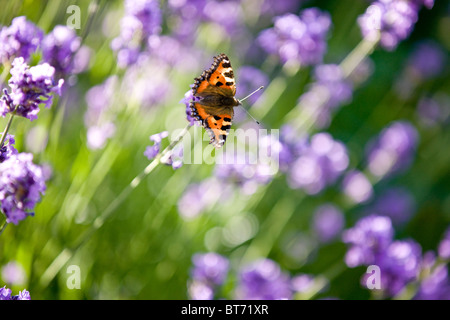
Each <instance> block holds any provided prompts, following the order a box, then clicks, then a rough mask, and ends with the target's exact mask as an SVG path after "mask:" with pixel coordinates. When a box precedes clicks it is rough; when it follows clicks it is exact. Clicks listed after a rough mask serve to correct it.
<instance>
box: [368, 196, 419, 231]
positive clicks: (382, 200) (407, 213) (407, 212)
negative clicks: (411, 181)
mask: <svg viewBox="0 0 450 320" xmlns="http://www.w3.org/2000/svg"><path fill="white" fill-rule="evenodd" d="M414 209H415V203H414V198H413V197H412V195H411V194H410V193H409V192H408V191H407V190H406V189H402V188H392V189H389V190H387V191H385V192H383V193H382V194H381V195H380V196H379V197H378V198H377V199H376V201H375V203H374V204H373V205H372V207H371V211H373V212H375V213H377V214H379V215H382V216H388V217H389V218H391V220H392V223H393V224H394V225H396V226H401V225H404V224H405V223H406V222H407V221H408V220H409V219H410V218H411V216H412V214H413V213H414Z"/></svg>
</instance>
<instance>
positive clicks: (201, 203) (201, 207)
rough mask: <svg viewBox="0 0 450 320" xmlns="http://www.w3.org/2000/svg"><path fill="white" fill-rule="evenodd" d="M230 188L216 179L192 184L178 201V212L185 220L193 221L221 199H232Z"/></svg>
mask: <svg viewBox="0 0 450 320" xmlns="http://www.w3.org/2000/svg"><path fill="white" fill-rule="evenodd" d="M230 193H231V192H230V186H229V185H227V184H226V185H224V184H223V183H221V182H220V181H218V180H217V179H216V178H209V179H206V180H204V181H202V182H199V183H193V184H190V185H189V186H188V187H187V188H186V190H185V192H184V193H183V195H182V196H181V198H180V199H179V200H178V212H179V214H180V215H181V217H183V218H184V219H193V218H195V217H197V216H198V215H200V214H201V213H203V212H205V211H207V210H208V209H209V208H210V207H211V206H213V205H214V204H215V203H216V202H217V201H218V200H219V199H221V200H222V201H223V200H225V199H228V198H229V197H230Z"/></svg>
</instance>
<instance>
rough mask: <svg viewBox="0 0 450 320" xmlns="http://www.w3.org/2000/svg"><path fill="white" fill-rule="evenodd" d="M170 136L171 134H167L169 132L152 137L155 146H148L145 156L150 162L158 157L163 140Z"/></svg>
mask: <svg viewBox="0 0 450 320" xmlns="http://www.w3.org/2000/svg"><path fill="white" fill-rule="evenodd" d="M168 136H169V132H167V131H163V132H160V133H155V134H153V135H151V136H150V140H151V141H153V145H152V146H148V147H147V148H146V149H145V152H144V155H145V156H146V157H147V158H148V160H152V159H154V158H155V157H156V156H157V155H158V153H159V151H160V149H161V142H162V139H164V138H167V137H168Z"/></svg>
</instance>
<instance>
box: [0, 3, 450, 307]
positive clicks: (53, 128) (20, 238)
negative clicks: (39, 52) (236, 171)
mask: <svg viewBox="0 0 450 320" xmlns="http://www.w3.org/2000/svg"><path fill="white" fill-rule="evenodd" d="M368 2H369V1H363V0H361V1H356V0H344V1H306V2H305V5H304V7H310V6H317V7H319V8H321V9H322V10H325V11H328V12H329V13H330V15H331V18H332V22H333V27H332V29H331V31H330V33H329V39H328V50H327V53H326V55H325V58H324V61H325V62H326V63H339V62H340V61H341V60H342V59H343V58H345V56H346V55H347V54H348V53H349V52H350V51H351V50H352V49H353V48H354V47H355V46H356V45H357V44H358V43H359V41H360V40H361V35H360V30H359V28H358V26H357V24H356V19H357V17H358V16H359V15H360V14H362V13H363V12H364V10H365V8H366V7H367V5H368ZM92 3H93V2H92ZM92 3H91V1H59V0H53V1H52V0H50V1H0V7H2V8H4V10H2V13H1V14H0V24H1V25H5V26H7V25H9V24H10V23H11V20H12V19H13V18H14V17H16V16H21V15H25V16H26V17H27V19H29V20H30V21H32V22H34V23H35V24H36V25H37V26H39V27H40V28H42V29H43V30H44V32H45V33H48V32H50V31H51V30H52V28H53V27H54V26H55V25H58V24H65V23H66V20H67V18H68V17H69V14H67V13H66V9H67V7H68V6H69V5H72V4H76V5H78V6H79V7H80V8H81V19H82V23H81V25H82V28H81V29H80V30H77V34H78V35H79V36H83V37H84V38H83V44H84V45H87V46H89V47H90V48H91V49H92V55H91V59H90V63H89V68H88V69H87V70H86V71H85V72H83V73H81V74H79V75H77V76H75V77H73V78H71V80H70V81H71V82H72V83H73V85H72V86H71V87H70V90H69V93H70V95H64V96H63V97H58V98H57V99H55V102H54V104H53V106H52V108H51V109H42V110H41V111H40V113H39V116H38V119H37V120H36V121H33V122H30V121H28V120H27V119H15V120H14V123H13V126H12V128H11V130H10V133H11V134H14V135H15V137H16V141H17V142H16V147H17V149H18V150H19V151H20V152H32V153H33V154H34V162H35V163H37V164H40V165H49V166H50V167H51V170H52V175H51V179H50V180H49V181H48V182H47V191H46V193H45V195H44V196H43V197H42V201H41V202H40V203H39V204H38V205H37V207H36V213H35V216H34V217H29V218H27V219H25V220H24V221H22V222H20V224H19V225H17V226H16V225H8V227H7V228H6V229H5V231H4V232H3V234H2V235H1V236H0V266H2V265H5V264H6V263H8V262H10V261H17V262H18V263H19V264H21V265H22V266H23V268H24V269H25V272H26V275H27V279H26V282H25V283H23V284H21V285H18V286H13V287H11V289H12V290H13V292H18V291H19V290H22V289H23V288H26V289H27V290H29V291H30V293H31V298H32V299H187V298H188V295H187V285H186V284H187V281H188V280H189V270H190V268H191V266H192V263H191V257H192V255H193V254H195V253H197V252H207V251H215V252H218V253H221V254H223V255H225V256H227V257H228V258H229V259H230V261H231V266H232V269H231V271H230V273H229V276H228V278H227V283H226V284H225V285H224V286H223V288H222V291H221V294H220V296H223V297H226V298H232V297H233V290H234V288H235V285H236V281H237V270H238V269H239V267H240V266H241V265H242V264H243V263H244V262H248V261H252V260H254V259H257V258H260V257H269V258H271V259H273V260H274V261H276V262H277V263H279V264H280V266H281V268H282V269H283V270H285V271H286V272H289V273H290V274H291V275H295V274H297V273H309V274H313V275H323V276H325V277H327V278H328V279H329V280H330V283H329V285H328V286H327V288H326V290H324V292H323V293H320V294H318V295H316V296H314V298H323V297H337V298H340V299H368V298H370V292H369V291H368V290H367V289H364V288H362V287H361V285H360V277H361V274H363V273H364V272H365V268H363V267H359V268H354V269H350V268H347V267H346V266H345V263H344V261H343V257H344V255H345V252H346V245H345V244H343V243H342V242H340V241H335V242H332V243H330V244H326V245H320V244H317V243H316V242H315V241H314V240H313V238H312V232H311V227H310V226H311V216H312V213H313V212H314V210H315V208H317V206H319V205H320V204H323V203H326V202H333V203H335V204H336V205H338V206H339V207H341V208H342V210H343V212H344V214H345V218H346V226H347V227H351V226H353V225H354V223H355V221H356V220H357V219H358V217H360V213H361V211H362V210H363V209H364V208H363V205H361V206H358V205H356V206H354V205H352V204H351V203H350V202H349V201H348V199H346V198H345V197H344V196H343V195H342V193H341V191H340V189H339V187H338V186H332V187H330V188H327V189H326V190H325V191H324V192H321V193H320V194H319V195H315V196H309V195H307V194H305V193H304V192H302V191H301V190H292V189H290V188H289V187H288V185H287V183H286V177H285V175H283V174H279V175H277V176H276V177H275V178H274V179H273V181H272V182H270V183H269V184H267V185H263V186H260V187H259V188H258V189H257V191H256V192H255V193H254V194H252V195H246V194H244V193H240V192H239V191H238V190H234V191H233V193H232V195H231V196H230V197H226V198H225V200H224V201H222V200H221V199H220V198H219V200H218V201H217V202H215V203H214V204H213V205H211V206H210V207H209V208H208V209H207V210H206V211H205V212H203V213H202V214H201V215H199V216H198V217H196V218H195V219H192V220H186V219H183V218H182V217H180V215H179V209H178V201H179V199H180V197H181V196H182V195H183V193H184V191H185V190H186V188H187V187H188V186H189V185H190V184H192V183H196V182H200V181H202V180H204V179H206V178H208V177H210V176H211V175H212V172H213V170H214V167H213V166H212V165H205V164H204V165H189V164H186V165H184V166H183V167H182V168H180V169H178V170H173V169H172V168H171V167H170V166H164V165H160V166H158V167H157V168H156V169H155V170H154V171H153V172H152V173H151V174H150V175H149V176H147V177H146V178H145V179H144V180H143V181H142V183H141V184H140V185H139V186H138V187H137V188H135V189H134V190H132V191H131V193H130V194H129V195H128V196H127V197H126V199H125V200H124V201H123V202H121V204H120V205H119V206H118V207H117V208H116V209H115V210H113V211H112V212H111V213H110V214H109V212H108V216H107V219H106V220H105V221H104V223H103V224H102V225H101V226H99V225H98V224H96V221H97V223H98V222H99V220H96V218H98V217H100V216H102V214H104V213H105V210H106V209H107V208H108V206H109V205H110V204H111V203H112V202H113V201H114V200H115V199H116V198H117V197H118V195H119V194H121V192H122V191H123V190H124V189H126V188H127V186H129V184H130V182H131V181H132V180H133V178H134V177H136V176H137V175H138V174H139V173H140V172H142V170H143V169H144V168H145V167H146V166H147V165H148V163H149V160H148V159H147V158H146V157H144V155H143V153H144V151H145V148H146V146H147V145H149V144H150V140H149V136H150V135H152V134H154V133H158V132H161V131H163V130H167V131H169V133H171V132H173V131H174V130H176V129H179V128H183V127H185V125H186V120H185V106H184V104H182V103H180V100H181V99H182V98H183V97H184V94H185V92H186V91H187V90H189V85H190V84H192V82H193V78H194V77H196V76H198V75H199V74H200V73H201V71H202V70H203V69H204V68H205V67H208V66H209V64H210V63H211V62H212V57H213V55H216V54H217V53H220V52H226V53H227V54H228V55H229V56H230V57H231V60H232V63H233V67H234V69H235V70H238V69H239V67H240V66H241V65H244V64H245V63H249V62H248V61H242V60H240V59H239V58H233V57H234V56H235V55H236V54H235V52H236V50H237V46H239V42H238V41H237V40H236V41H235V39H234V38H233V37H228V36H226V35H223V36H222V38H220V39H219V40H218V39H213V38H211V37H209V36H208V35H209V33H210V32H212V31H211V30H214V29H213V27H212V26H209V25H202V26H201V28H200V29H199V30H198V36H197V37H196V40H195V42H194V43H192V46H193V47H196V48H198V50H200V51H201V52H202V55H201V58H199V59H203V60H200V61H198V64H199V68H198V70H183V69H181V70H179V69H177V68H173V69H170V70H168V72H167V73H166V74H167V80H168V81H169V83H170V89H171V94H170V95H169V96H168V97H166V98H165V99H163V100H161V101H160V102H157V103H155V105H154V106H152V107H150V108H149V107H143V106H141V105H139V101H138V100H137V99H133V97H131V96H125V95H122V94H120V92H118V93H117V94H116V95H115V97H114V99H113V101H112V104H113V105H114V108H115V109H114V110H116V112H115V115H114V116H115V117H116V118H115V120H114V123H115V124H116V130H117V131H116V134H115V135H114V137H113V138H111V139H110V140H109V141H108V143H107V145H106V146H105V147H104V148H103V149H100V150H90V149H89V148H88V147H87V146H86V127H85V124H84V114H85V112H86V108H87V106H86V101H85V94H86V92H87V91H88V90H89V89H90V88H92V87H93V86H95V85H99V84H101V83H103V81H104V80H105V79H107V77H109V76H110V75H113V74H117V75H118V77H119V82H120V81H122V77H123V75H124V70H121V69H120V68H118V67H117V65H116V57H115V55H114V52H113V51H112V50H111V48H110V42H111V40H112V38H114V37H116V36H117V35H118V33H119V22H118V21H119V20H120V18H121V17H122V15H123V3H122V1H99V2H98V8H97V11H95V15H94V16H92V14H90V13H89V8H90V6H91V8H92ZM164 5H165V3H164V4H163V5H162V7H163V8H164ZM90 19H92V20H90ZM270 25H271V22H270V20H269V21H268V22H266V23H265V26H264V27H268V26H270ZM248 26H249V27H248V29H249V32H250V36H249V37H250V38H252V37H253V39H254V38H255V37H256V36H257V34H258V32H259V31H261V29H258V25H255V24H253V25H252V24H251V23H250V22H249V23H248ZM86 28H88V30H86ZM211 28H212V29H211ZM449 29H450V9H449V2H448V1H436V4H435V6H434V8H433V9H432V10H422V11H421V12H420V16H419V22H418V23H417V25H416V26H415V29H414V31H413V33H412V35H411V36H410V37H409V38H408V39H407V40H405V41H403V42H402V43H401V44H400V45H399V47H398V48H397V49H396V50H395V51H393V52H387V51H385V50H382V49H376V50H375V51H374V52H373V54H372V55H371V59H372V62H373V74H372V75H371V76H370V77H369V79H368V80H366V81H365V82H363V83H362V84H361V85H359V86H358V87H357V88H356V89H355V91H354V96H353V100H352V102H351V103H350V104H348V105H346V106H344V107H342V108H341V109H340V110H339V111H338V112H337V113H336V114H335V116H334V117H333V120H332V122H331V125H330V127H329V128H328V129H327V132H329V133H331V135H332V136H333V137H334V139H336V140H339V141H342V142H344V143H345V145H346V146H347V148H348V153H349V157H350V167H356V168H362V167H363V164H364V147H365V145H366V143H367V142H368V141H369V140H370V139H371V138H372V137H374V136H376V135H377V134H378V133H379V132H380V131H381V130H382V129H383V128H384V127H385V126H387V125H388V124H389V123H391V122H392V121H394V120H398V119H406V120H409V121H411V122H412V123H414V124H417V126H416V127H417V128H418V131H419V133H420V142H419V146H418V150H417V154H416V156H415V159H414V162H413V164H412V166H411V168H410V169H409V170H408V171H406V172H405V173H402V174H400V175H398V176H395V177H394V178H393V179H389V180H388V181H382V182H381V183H379V184H375V185H374V191H375V194H378V193H380V192H382V190H384V189H386V188H388V187H392V186H402V187H406V188H408V190H409V191H410V192H411V194H412V195H413V196H414V199H415V203H416V207H415V212H414V214H413V216H412V219H411V220H410V221H409V222H408V224H407V225H406V226H405V227H404V228H400V229H398V230H396V238H400V239H402V238H409V237H411V238H413V239H415V240H416V241H417V242H419V243H420V245H421V246H422V249H423V251H427V250H435V249H436V247H437V244H438V243H439V240H440V239H441V236H442V234H443V232H444V230H445V229H446V228H447V226H448V225H449V221H450V184H449V178H450V149H449V146H450V131H449V130H448V123H447V124H446V125H444V126H434V127H424V126H421V125H420V119H418V116H417V112H416V106H417V102H418V101H419V99H420V97H422V96H423V95H424V94H425V93H426V94H429V95H433V94H435V93H444V94H446V95H448V94H449V93H450V77H449V76H448V75H449V73H448V71H449V66H448V65H446V66H445V70H444V71H443V72H442V73H441V76H440V77H438V78H436V79H433V80H430V81H427V82H424V83H421V84H420V85H419V87H418V88H417V89H416V90H415V91H414V94H412V95H411V96H410V97H408V98H407V99H403V98H402V97H400V96H399V95H397V94H396V92H395V90H394V84H395V83H396V81H398V80H399V79H400V77H401V75H402V72H403V71H404V68H405V66H406V61H407V59H408V57H409V55H410V53H411V51H412V48H413V47H414V44H415V43H417V42H418V41H420V40H422V39H428V38H431V39H434V40H435V41H437V42H439V43H440V44H441V45H442V46H443V48H445V49H446V50H447V53H448V49H449V48H450V34H449V32H448V30H449ZM170 32H171V25H170V19H167V20H166V19H165V20H164V21H163V31H162V33H163V34H170ZM205 57H210V58H205ZM38 60H39V57H38V56H37V57H35V58H34V61H35V62H36V61H38ZM256 67H260V68H261V69H262V70H263V71H265V72H266V73H267V75H268V76H269V78H270V79H271V80H273V79H275V78H276V79H278V80H280V79H281V82H280V83H281V85H280V87H279V92H277V96H276V97H275V98H271V97H268V99H267V100H268V101H270V102H273V103H271V104H270V105H264V104H263V106H262V108H263V109H264V108H266V109H267V110H268V112H267V113H265V112H261V111H258V110H257V109H255V110H254V111H252V112H253V114H254V116H255V117H257V118H258V119H260V120H261V121H262V122H263V123H264V124H265V125H266V126H267V127H269V128H274V129H277V128H280V127H281V125H282V124H283V123H285V121H286V119H285V115H286V114H288V113H289V111H290V110H292V109H293V108H294V107H295V105H296V102H297V99H298V98H299V96H300V95H301V93H302V92H303V91H304V90H305V88H306V86H307V85H308V83H310V82H311V80H312V79H311V68H308V67H307V68H302V69H301V70H300V71H299V72H297V73H295V74H294V75H291V74H289V73H288V72H285V71H284V70H281V69H280V68H279V67H273V64H272V65H271V64H270V63H266V64H264V65H262V66H261V65H256ZM264 68H266V69H264ZM66 81H67V80H66ZM148 81H151V80H150V78H149V80H148ZM237 82H238V83H239V78H237ZM448 107H449V105H448V104H447V108H448ZM261 115H262V116H263V117H262V118H261V117H260V116H261ZM4 125H6V119H0V127H1V128H3V126H4ZM235 126H239V124H235ZM30 132H32V134H30ZM27 141H28V142H27ZM167 144H168V143H167V141H165V142H164V143H163V147H164V146H166V145H167ZM206 145H207V142H204V146H206ZM219 190H220V188H219ZM241 223H244V226H247V229H246V230H244V231H245V232H244V233H245V234H246V235H249V236H248V237H249V238H248V239H244V241H243V242H239V241H237V242H233V241H231V242H230V241H227V238H226V234H227V232H228V233H229V232H233V230H236V225H239V224H241ZM80 239H83V240H80ZM80 241H82V245H81V246H79V247H77V245H78V244H79V242H80ZM74 248H75V249H76V250H73V249H74ZM64 250H66V251H64ZM71 250H73V251H71ZM69 252H73V255H72V256H70V258H68V260H67V261H66V260H64V258H65V257H69V256H65V253H69ZM61 253H63V254H62V255H61ZM57 257H59V258H60V259H62V260H57V261H63V264H62V265H58V264H57V263H56V262H57V261H56V262H55V259H57ZM52 263H53V264H52ZM69 265H78V266H79V267H80V270H81V289H69V288H68V287H67V285H66V281H67V279H68V277H69V276H70V274H68V273H67V267H68V266H69ZM0 284H1V285H3V284H2V283H1V282H0Z"/></svg>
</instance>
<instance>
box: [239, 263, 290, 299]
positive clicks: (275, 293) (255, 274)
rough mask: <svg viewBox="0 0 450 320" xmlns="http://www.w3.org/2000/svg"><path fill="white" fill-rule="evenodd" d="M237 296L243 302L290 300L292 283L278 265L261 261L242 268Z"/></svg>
mask: <svg viewBox="0 0 450 320" xmlns="http://www.w3.org/2000/svg"><path fill="white" fill-rule="evenodd" d="M236 296H237V299H243V300H284V299H290V298H291V297H292V290H291V281H290V279H289V276H288V275H287V274H285V273H283V272H282V271H281V269H280V266H279V265H278V264H277V263H275V262H274V261H272V260H270V259H260V260H257V261H255V262H253V263H251V264H249V265H247V266H244V267H243V268H242V270H241V272H240V274H239V284H238V287H237V291H236Z"/></svg>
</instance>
